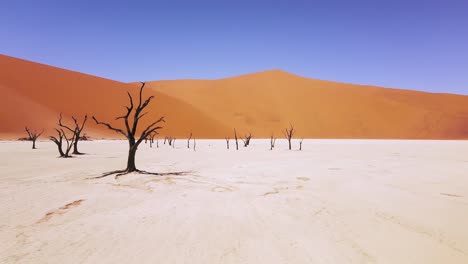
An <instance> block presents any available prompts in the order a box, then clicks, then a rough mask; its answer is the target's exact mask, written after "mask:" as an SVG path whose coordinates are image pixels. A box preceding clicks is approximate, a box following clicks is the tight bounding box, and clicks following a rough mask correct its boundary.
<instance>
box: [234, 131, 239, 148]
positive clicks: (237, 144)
mask: <svg viewBox="0 0 468 264" xmlns="http://www.w3.org/2000/svg"><path fill="white" fill-rule="evenodd" d="M234 138H235V139H236V150H239V142H238V141H237V131H236V129H235V128H234Z"/></svg>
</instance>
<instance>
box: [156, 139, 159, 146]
mask: <svg viewBox="0 0 468 264" xmlns="http://www.w3.org/2000/svg"><path fill="white" fill-rule="evenodd" d="M156 148H159V140H158V139H157V138H156Z"/></svg>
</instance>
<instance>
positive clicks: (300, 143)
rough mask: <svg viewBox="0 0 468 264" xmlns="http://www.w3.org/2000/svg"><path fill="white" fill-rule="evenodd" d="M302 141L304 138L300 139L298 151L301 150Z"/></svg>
mask: <svg viewBox="0 0 468 264" xmlns="http://www.w3.org/2000/svg"><path fill="white" fill-rule="evenodd" d="M302 141H304V138H301V141H299V150H302Z"/></svg>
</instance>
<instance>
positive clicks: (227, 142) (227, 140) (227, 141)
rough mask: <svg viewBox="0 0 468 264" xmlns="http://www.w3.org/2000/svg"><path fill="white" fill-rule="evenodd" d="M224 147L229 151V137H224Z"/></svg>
mask: <svg viewBox="0 0 468 264" xmlns="http://www.w3.org/2000/svg"><path fill="white" fill-rule="evenodd" d="M226 147H227V149H229V137H226Z"/></svg>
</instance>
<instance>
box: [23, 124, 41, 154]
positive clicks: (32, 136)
mask: <svg viewBox="0 0 468 264" xmlns="http://www.w3.org/2000/svg"><path fill="white" fill-rule="evenodd" d="M25 130H26V132H27V133H28V140H29V141H32V143H33V144H32V149H36V140H37V139H38V138H39V137H40V136H41V135H42V133H44V129H42V131H41V132H39V133H37V131H31V130H29V128H28V127H25Z"/></svg>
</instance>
